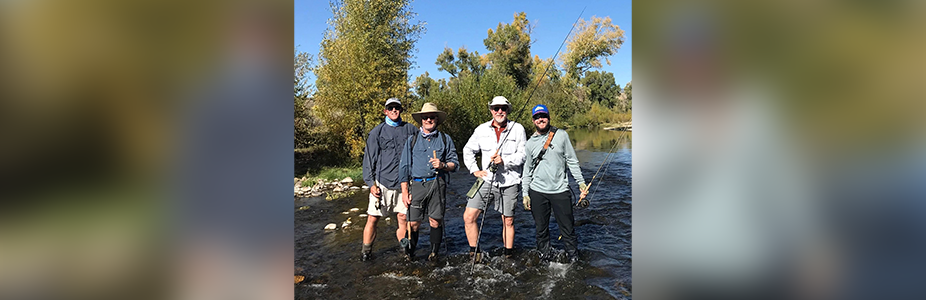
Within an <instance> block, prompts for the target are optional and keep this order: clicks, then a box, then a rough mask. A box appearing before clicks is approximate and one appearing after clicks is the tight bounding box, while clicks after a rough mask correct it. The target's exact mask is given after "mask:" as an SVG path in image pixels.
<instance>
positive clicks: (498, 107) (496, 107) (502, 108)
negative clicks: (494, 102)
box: [489, 106, 508, 112]
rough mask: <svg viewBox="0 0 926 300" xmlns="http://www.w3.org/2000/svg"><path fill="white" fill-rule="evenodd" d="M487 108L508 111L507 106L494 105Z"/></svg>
mask: <svg viewBox="0 0 926 300" xmlns="http://www.w3.org/2000/svg"><path fill="white" fill-rule="evenodd" d="M489 109H490V110H492V111H504V112H507V111H508V107H507V106H494V107H491V108H489Z"/></svg>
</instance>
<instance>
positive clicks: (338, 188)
mask: <svg viewBox="0 0 926 300" xmlns="http://www.w3.org/2000/svg"><path fill="white" fill-rule="evenodd" d="M343 190H344V189H342V188H341V187H336V188H334V189H333V190H332V191H334V192H340V191H343Z"/></svg>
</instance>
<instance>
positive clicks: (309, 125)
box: [293, 49, 323, 149]
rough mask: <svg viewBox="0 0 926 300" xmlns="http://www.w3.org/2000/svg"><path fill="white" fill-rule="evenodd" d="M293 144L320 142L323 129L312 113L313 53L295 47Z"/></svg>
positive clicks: (305, 145) (301, 144)
mask: <svg viewBox="0 0 926 300" xmlns="http://www.w3.org/2000/svg"><path fill="white" fill-rule="evenodd" d="M293 67H294V71H295V72H294V75H295V77H294V78H295V79H294V80H293V127H294V132H293V146H294V147H295V148H296V149H300V148H306V147H309V146H310V145H313V144H318V141H319V137H321V136H323V134H320V132H321V131H322V129H321V128H320V127H321V126H320V125H321V122H319V120H318V119H317V118H315V116H314V115H313V114H312V111H311V107H312V105H313V101H312V98H311V97H309V95H310V94H311V89H312V84H310V83H309V78H308V77H309V76H308V74H309V71H311V68H312V55H311V54H309V53H305V52H299V51H297V50H295V49H293Z"/></svg>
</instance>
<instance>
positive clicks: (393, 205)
mask: <svg viewBox="0 0 926 300" xmlns="http://www.w3.org/2000/svg"><path fill="white" fill-rule="evenodd" d="M376 186H378V187H379V191H380V198H376V197H373V193H370V204H369V205H368V206H367V214H368V215H371V216H377V217H382V216H385V215H387V214H390V213H393V212H396V213H400V214H405V213H407V212H408V207H406V206H405V203H403V202H402V190H390V189H387V188H386V187H385V186H383V185H382V184H380V183H379V181H377V182H376ZM377 203H378V204H379V208H376V207H377Z"/></svg>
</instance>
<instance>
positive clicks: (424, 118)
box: [421, 115, 437, 121]
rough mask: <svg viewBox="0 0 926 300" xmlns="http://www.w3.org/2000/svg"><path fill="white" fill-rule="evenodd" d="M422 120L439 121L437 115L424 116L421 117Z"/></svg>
mask: <svg viewBox="0 0 926 300" xmlns="http://www.w3.org/2000/svg"><path fill="white" fill-rule="evenodd" d="M421 120H422V121H423V120H437V115H424V116H421Z"/></svg>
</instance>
